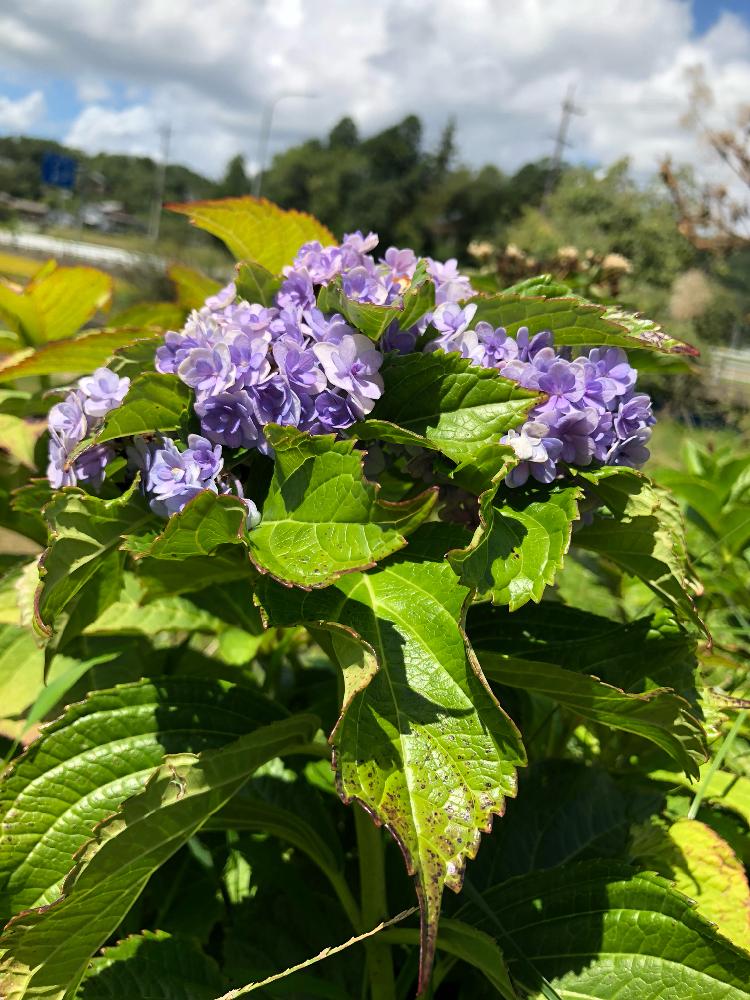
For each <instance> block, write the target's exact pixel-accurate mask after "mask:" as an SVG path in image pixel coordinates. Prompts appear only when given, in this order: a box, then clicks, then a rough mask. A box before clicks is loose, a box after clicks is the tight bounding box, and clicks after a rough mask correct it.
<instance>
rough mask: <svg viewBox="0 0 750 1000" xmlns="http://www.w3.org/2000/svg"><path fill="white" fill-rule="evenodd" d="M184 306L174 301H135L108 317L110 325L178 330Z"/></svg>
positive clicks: (183, 314) (182, 320)
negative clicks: (133, 303)
mask: <svg viewBox="0 0 750 1000" xmlns="http://www.w3.org/2000/svg"><path fill="white" fill-rule="evenodd" d="M184 322H185V308H184V307H183V306H181V305H178V304H177V303H176V302H137V303H136V304H135V305H133V306H128V308H127V309H122V310H121V311H119V312H116V313H114V314H113V315H112V316H110V317H109V326H110V327H124V326H134V327H145V328H147V329H151V330H153V331H154V333H156V332H157V331H165V330H179V329H180V327H181V326H182V324H183V323H184Z"/></svg>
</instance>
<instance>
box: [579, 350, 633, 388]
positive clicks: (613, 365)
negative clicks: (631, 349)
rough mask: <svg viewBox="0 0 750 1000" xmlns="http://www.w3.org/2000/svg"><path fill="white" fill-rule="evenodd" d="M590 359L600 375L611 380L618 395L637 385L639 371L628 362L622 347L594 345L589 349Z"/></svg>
mask: <svg viewBox="0 0 750 1000" xmlns="http://www.w3.org/2000/svg"><path fill="white" fill-rule="evenodd" d="M588 361H589V363H590V364H592V365H593V366H594V368H595V369H596V372H597V374H598V375H600V376H602V377H604V378H607V379H609V380H610V382H611V383H612V387H613V389H614V392H615V394H616V395H618V396H622V395H623V394H624V393H626V392H627V391H628V390H629V389H632V388H633V386H634V385H635V380H636V378H637V377H638V373H637V372H636V370H635V368H632V367H631V366H630V365H629V364H628V357H627V355H626V354H625V351H623V350H622V348H620V347H594V348H593V349H592V350H591V351H589V356H588Z"/></svg>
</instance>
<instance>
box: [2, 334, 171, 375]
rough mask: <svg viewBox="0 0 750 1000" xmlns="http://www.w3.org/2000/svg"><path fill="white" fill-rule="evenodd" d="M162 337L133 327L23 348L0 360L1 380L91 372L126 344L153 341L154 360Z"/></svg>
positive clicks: (104, 363)
mask: <svg viewBox="0 0 750 1000" xmlns="http://www.w3.org/2000/svg"><path fill="white" fill-rule="evenodd" d="M161 337H162V332H161V330H149V329H147V328H146V329H144V328H142V327H135V326H132V327H119V328H117V329H106V330H95V331H93V332H92V333H85V334H83V336H81V337H76V339H75V340H60V341H55V342H54V343H51V344H45V345H44V346H43V347H40V348H39V349H38V350H29V351H24V352H23V353H22V354H13V355H11V356H10V357H9V358H5V359H4V360H3V361H2V362H0V382H12V381H13V380H15V379H17V378H25V377H26V376H27V375H54V374H57V373H58V372H65V373H66V374H78V373H79V372H91V371H94V369H96V368H99V367H100V366H102V365H106V363H107V361H108V360H109V358H110V357H111V356H112V354H114V352H115V351H116V350H118V349H119V348H122V347H123V346H124V345H126V344H133V343H137V344H141V343H153V347H151V349H150V350H151V358H152V360H153V354H154V350H155V348H156V343H157V342H158V341H159V340H160V339H161Z"/></svg>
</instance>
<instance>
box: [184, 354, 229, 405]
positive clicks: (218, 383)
mask: <svg viewBox="0 0 750 1000" xmlns="http://www.w3.org/2000/svg"><path fill="white" fill-rule="evenodd" d="M177 374H178V375H179V376H180V378H181V379H182V381H183V382H184V383H185V384H186V385H189V386H191V388H193V389H195V391H196V393H198V395H199V396H201V395H203V396H209V395H215V394H216V393H219V392H224V390H225V389H228V388H229V386H230V385H232V384H233V382H234V381H235V379H236V372H235V368H234V365H233V364H232V359H231V357H230V354H229V348H228V347H227V345H226V344H217V345H216V346H215V347H195V348H193V350H192V351H189V352H188V354H187V355H186V357H185V358H184V360H183V361H182V362H181V363H180V366H179V368H178V369H177Z"/></svg>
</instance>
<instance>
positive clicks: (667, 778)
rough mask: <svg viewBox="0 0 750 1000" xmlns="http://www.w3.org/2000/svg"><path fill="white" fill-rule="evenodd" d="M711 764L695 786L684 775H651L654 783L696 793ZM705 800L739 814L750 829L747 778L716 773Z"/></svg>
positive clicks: (711, 778)
mask: <svg viewBox="0 0 750 1000" xmlns="http://www.w3.org/2000/svg"><path fill="white" fill-rule="evenodd" d="M710 767H711V765H710V764H704V766H703V767H702V768H701V772H700V781H699V784H697V785H696V784H694V783H693V782H691V781H690V779H689V778H688V777H686V776H685V775H684V774H679V773H677V772H675V773H672V772H671V771H652V772H651V774H650V775H649V777H650V778H652V779H653V780H654V781H663V782H667V783H668V784H671V785H678V786H680V787H682V788H686V789H687V790H688V791H690V792H693V793H695V792H696V791H697V789H698V787H699V785H701V784H702V783H703V782H704V781H705V780H706V777H707V775H708V771H709V769H710ZM703 797H704V800H705V801H707V802H711V803H712V804H713V805H716V806H720V807H721V808H722V809H728V810H729V811H730V812H733V813H737V815H738V816H741V817H742V819H743V820H744V821H745V823H747V825H748V827H750V778H745V777H743V776H741V775H738V774H733V773H732V772H731V771H716V772H715V773H714V774H712V775H711V776H710V779H709V781H708V784H707V785H706V790H705V794H704V796H703Z"/></svg>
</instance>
